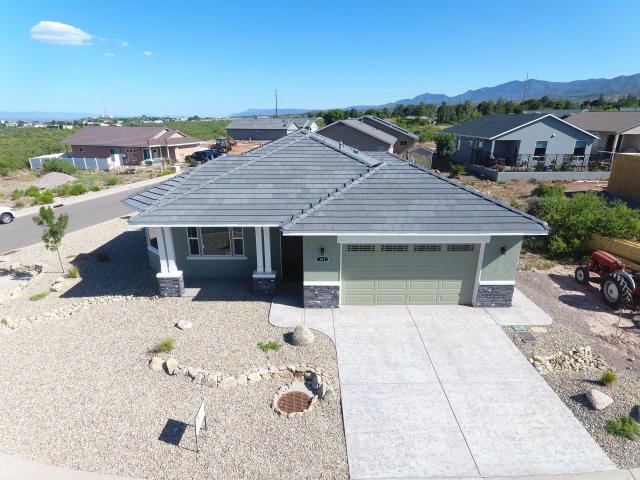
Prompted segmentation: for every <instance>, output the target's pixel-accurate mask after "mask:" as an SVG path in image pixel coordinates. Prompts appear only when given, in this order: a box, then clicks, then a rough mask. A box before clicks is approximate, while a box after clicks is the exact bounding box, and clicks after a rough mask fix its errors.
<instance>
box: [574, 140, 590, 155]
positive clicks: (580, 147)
mask: <svg viewBox="0 0 640 480" xmlns="http://www.w3.org/2000/svg"><path fill="white" fill-rule="evenodd" d="M586 151H587V142H586V141H584V140H576V146H575V147H573V154H574V155H584V154H585V152H586Z"/></svg>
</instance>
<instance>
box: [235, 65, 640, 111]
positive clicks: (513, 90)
mask: <svg viewBox="0 0 640 480" xmlns="http://www.w3.org/2000/svg"><path fill="white" fill-rule="evenodd" d="M526 84H527V94H526V97H527V98H540V97H544V96H548V97H551V98H566V99H575V100H584V99H590V98H597V97H599V96H600V95H604V96H616V95H623V94H631V95H640V73H637V74H634V75H622V76H619V77H615V78H590V79H587V80H574V81H571V82H549V81H546V80H537V79H535V78H531V79H529V80H528V81H527V82H526ZM524 86H525V82H524V81H523V80H512V81H510V82H506V83H502V84H500V85H496V86H494V87H483V88H479V89H477V90H468V91H466V92H464V93H461V94H459V95H453V96H449V95H445V94H443V93H423V94H420V95H417V96H415V97H413V98H403V99H401V100H396V101H393V102H389V103H385V104H383V105H353V106H349V107H342V108H355V109H357V110H366V109H368V108H384V107H387V108H393V107H394V106H396V105H398V104H400V105H415V104H419V103H435V104H440V103H442V102H447V103H451V104H456V103H463V102H465V101H467V100H469V101H470V102H472V103H478V102H482V101H485V100H498V99H500V98H502V99H503V100H514V101H520V100H522V97H523V95H524ZM312 110H313V109H308V110H304V109H278V113H281V114H283V115H287V114H298V113H304V112H308V111H312ZM274 114H275V111H274V110H272V109H261V110H258V109H249V110H245V111H244V112H240V113H234V114H233V115H232V116H233V117H243V116H250V115H274Z"/></svg>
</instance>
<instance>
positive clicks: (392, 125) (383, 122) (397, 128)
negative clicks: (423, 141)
mask: <svg viewBox="0 0 640 480" xmlns="http://www.w3.org/2000/svg"><path fill="white" fill-rule="evenodd" d="M360 118H364V119H368V120H369V121H370V122H372V123H379V124H381V125H385V126H386V127H388V128H391V129H393V130H395V131H396V132H398V133H402V134H404V135H407V136H409V137H411V138H414V139H416V140H418V139H419V138H420V137H418V135H416V134H415V133H413V132H410V131H409V130H406V129H404V128H402V127H400V126H398V125H396V124H395V123H393V122H390V121H389V120H385V119H384V118H380V117H376V116H375V115H363V116H362V117H360Z"/></svg>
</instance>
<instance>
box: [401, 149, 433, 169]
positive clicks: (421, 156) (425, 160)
mask: <svg viewBox="0 0 640 480" xmlns="http://www.w3.org/2000/svg"><path fill="white" fill-rule="evenodd" d="M434 153H436V152H435V150H433V149H431V148H429V147H427V146H426V145H414V146H413V147H411V148H410V149H409V150H407V155H406V157H407V160H409V161H410V162H411V163H417V164H418V165H421V166H423V167H424V168H428V169H431V168H433V167H432V162H433V154H434Z"/></svg>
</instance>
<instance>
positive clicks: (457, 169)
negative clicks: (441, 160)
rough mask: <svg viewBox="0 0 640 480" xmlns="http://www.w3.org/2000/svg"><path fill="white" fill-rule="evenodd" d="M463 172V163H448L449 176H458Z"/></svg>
mask: <svg viewBox="0 0 640 480" xmlns="http://www.w3.org/2000/svg"><path fill="white" fill-rule="evenodd" d="M463 173H464V165H463V164H461V163H453V162H451V163H450V164H449V177H451V178H459V177H460V175H462V174H463Z"/></svg>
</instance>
